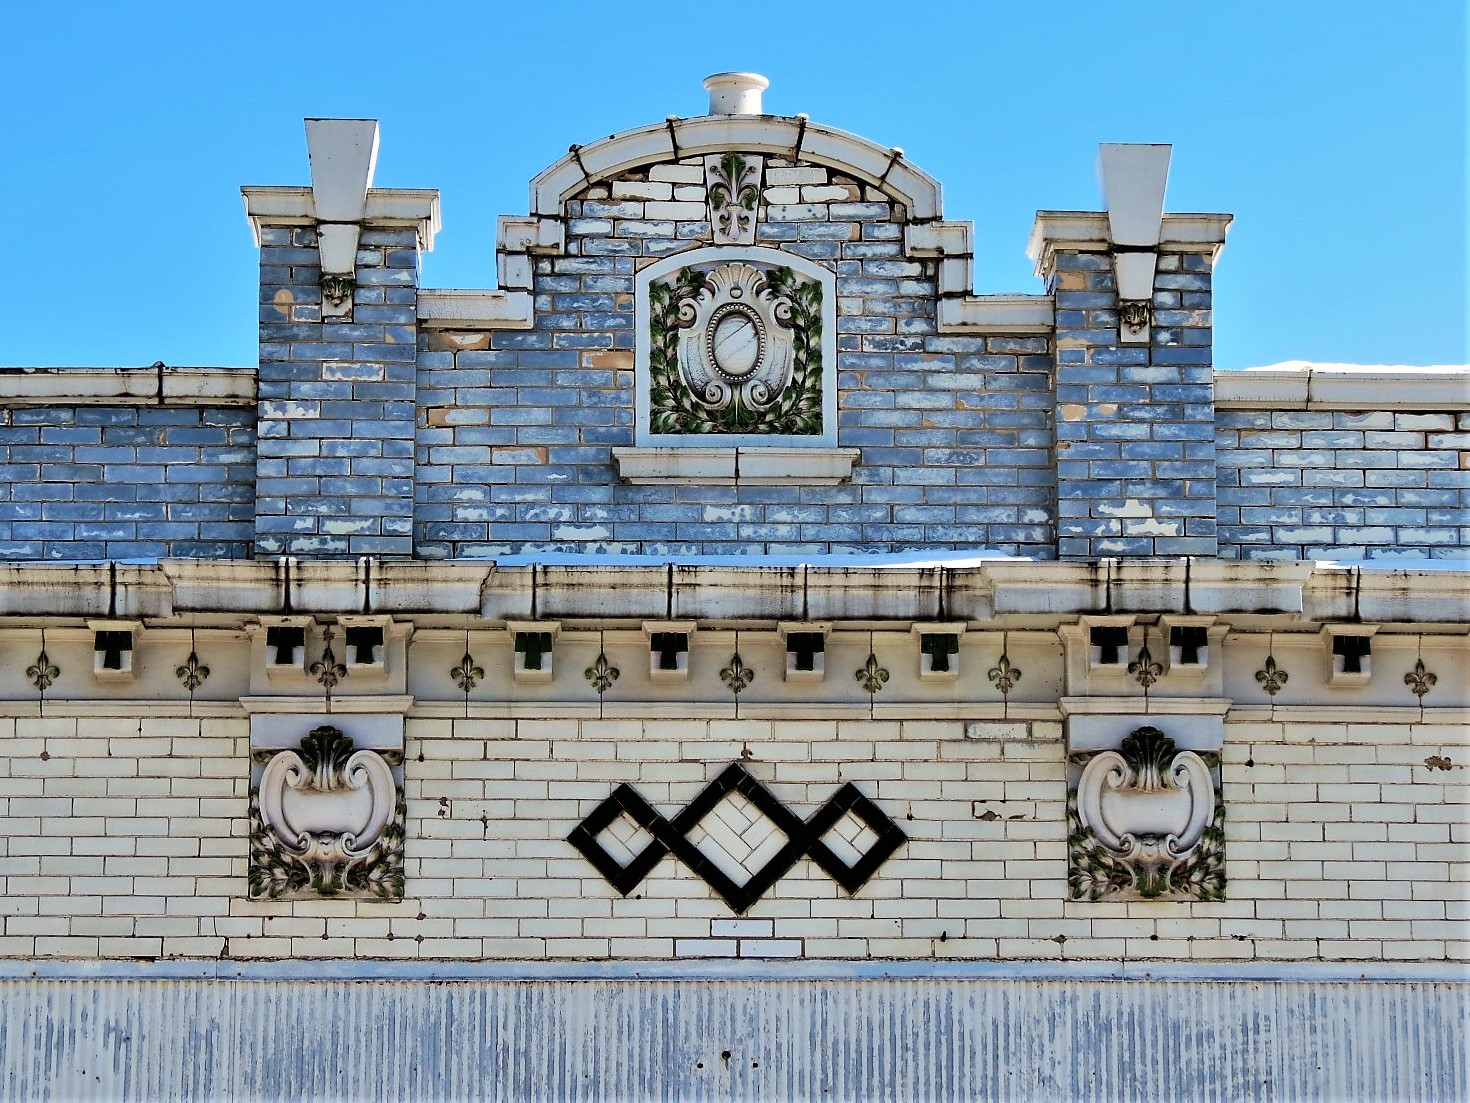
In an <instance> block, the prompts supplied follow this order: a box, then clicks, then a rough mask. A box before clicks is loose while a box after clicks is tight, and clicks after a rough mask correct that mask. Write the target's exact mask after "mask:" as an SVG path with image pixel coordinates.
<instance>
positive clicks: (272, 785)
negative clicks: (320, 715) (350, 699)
mask: <svg viewBox="0 0 1470 1103" xmlns="http://www.w3.org/2000/svg"><path fill="white" fill-rule="evenodd" d="M320 730H321V729H318V731H320ZM312 734H313V735H316V732H313V733H312ZM339 734H340V733H339ZM348 745H349V746H350V744H348ZM303 749H304V750H307V748H306V746H305V742H304V741H303ZM307 758H309V759H310V761H309V762H308V761H307ZM307 758H303V756H302V755H301V754H298V753H297V752H296V751H281V752H279V753H278V754H276V755H274V756H272V758H271V760H270V762H269V763H267V764H266V767H265V770H264V771H263V772H262V774H261V778H260V818H261V821H262V822H263V823H264V824H265V826H266V827H267V828H269V829H270V830H271V831H272V832H274V833H275V835H276V837H277V838H279V839H280V840H281V842H282V844H283V845H284V846H285V847H286V848H287V849H288V850H289V851H291V853H292V854H294V855H295V856H296V857H297V858H298V860H300V861H302V862H304V863H306V864H309V865H319V866H321V867H323V868H324V869H327V870H331V869H333V868H335V867H337V866H339V865H344V864H351V863H353V862H357V861H361V860H362V859H363V858H365V857H367V856H368V854H369V852H370V851H371V850H372V847H373V844H374V843H376V842H377V841H378V839H379V838H380V837H381V836H382V834H383V830H384V828H386V827H387V826H388V823H389V821H390V820H392V818H393V811H394V806H395V804H396V800H397V787H396V785H395V783H394V780H393V772H392V770H391V769H389V767H388V764H387V763H386V762H385V761H384V760H383V757H382V756H381V755H379V754H378V753H377V752H376V751H371V750H366V749H362V750H357V751H353V752H352V753H351V754H350V755H347V756H346V758H345V760H338V756H336V755H333V754H332V753H331V748H330V747H326V746H324V747H323V748H322V749H316V748H311V749H309V750H308V755H307Z"/></svg>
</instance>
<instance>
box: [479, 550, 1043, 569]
mask: <svg viewBox="0 0 1470 1103" xmlns="http://www.w3.org/2000/svg"><path fill="white" fill-rule="evenodd" d="M997 560H1000V561H1003V562H1007V563H1031V562H1038V561H1037V560H1034V559H1033V558H1032V557H1030V556H1024V555H1008V554H1006V553H1005V552H1003V551H996V550H994V549H992V548H965V549H964V550H962V551H946V550H942V549H940V550H923V551H901V552H871V553H864V552H830V553H827V554H823V555H803V554H801V553H799V552H797V553H789V554H769V555H763V554H758V553H752V554H750V555H655V554H642V555H640V554H627V553H616V552H525V553H522V554H520V555H498V556H496V557H495V564H496V565H497V566H500V567H665V566H676V567H876V568H884V567H892V568H916V567H917V568H924V567H978V566H980V565H982V564H984V563H994V562H996V561H997Z"/></svg>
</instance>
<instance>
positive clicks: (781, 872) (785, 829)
mask: <svg viewBox="0 0 1470 1103" xmlns="http://www.w3.org/2000/svg"><path fill="white" fill-rule="evenodd" d="M732 792H734V793H739V794H740V795H741V796H743V797H745V799H746V800H748V801H750V803H751V804H752V805H754V806H755V807H756V808H757V809H758V810H759V811H760V812H761V813H763V814H764V815H766V816H767V817H769V818H770V820H771V822H773V823H774V824H775V825H776V826H777V827H778V828H779V829H780V830H781V832H782V833H783V834H784V835H785V836H786V839H787V842H786V845H785V846H783V847H782V848H781V849H780V850H779V851H777V852H776V854H775V855H773V856H772V858H771V859H770V861H768V862H767V863H766V864H765V865H764V866H762V867H761V868H760V869H759V870H757V871H756V872H755V873H754V874H752V875H751V877H750V879H749V880H748V881H746V882H745V883H744V884H739V883H737V882H736V881H734V880H732V879H731V878H730V877H729V876H727V875H726V874H725V873H724V871H722V870H721V869H719V868H718V867H717V866H716V865H715V864H714V863H713V862H711V861H710V860H709V859H708V858H706V857H705V856H704V855H703V854H702V853H700V851H699V848H698V847H696V846H695V845H694V844H693V843H691V842H690V841H689V838H688V836H689V832H691V831H693V830H694V828H695V826H696V825H697V824H698V823H699V821H700V820H702V819H704V817H705V816H707V815H709V814H710V813H711V812H712V811H714V809H715V806H716V805H718V804H719V803H720V801H722V800H723V799H724V798H725V797H726V796H727V795H728V794H730V793H732ZM849 811H851V812H852V814H853V815H854V816H856V817H857V818H858V819H859V820H861V821H862V822H863V823H865V824H867V826H868V827H869V828H870V829H871V830H872V832H873V833H874V834H875V835H877V836H878V838H877V840H876V841H875V842H874V843H873V845H872V846H870V847H869V848H868V852H867V853H866V854H864V855H863V857H862V858H860V859H858V861H857V862H855V863H853V864H852V865H849V864H848V863H846V862H844V861H843V860H842V859H841V858H839V857H837V855H836V854H834V853H832V850H831V848H830V847H828V846H827V844H826V843H824V842H823V841H822V836H823V835H825V834H826V833H827V832H828V831H830V830H831V829H832V828H833V826H834V825H835V824H836V823H837V821H838V820H840V819H841V818H842V817H843V815H844V814H846V813H847V812H849ZM624 813H627V815H628V817H629V818H630V819H632V820H633V822H635V823H637V824H638V825H639V826H641V827H643V828H644V829H645V830H646V831H647V832H648V833H649V834H650V835H651V836H653V838H652V841H651V842H649V844H648V845H647V846H645V847H644V848H643V850H642V851H641V852H640V853H639V854H638V856H637V857H635V858H634V859H633V860H632V861H630V862H629V863H628V864H627V865H621V864H619V863H618V861H617V860H616V859H615V858H613V856H612V855H610V854H609V853H608V852H607V851H606V850H605V849H604V848H603V846H602V844H601V843H599V842H598V841H597V836H598V835H599V834H601V832H602V831H603V830H604V829H605V828H606V827H607V826H608V825H609V824H610V823H612V822H613V821H614V820H615V819H617V818H618V817H619V816H620V815H622V814H624ZM907 838H908V836H906V835H905V834H904V833H903V830H902V829H901V828H900V827H899V826H898V825H897V824H896V823H894V822H893V821H892V820H891V819H889V818H888V816H887V814H886V813H885V812H884V811H883V810H882V809H881V808H879V807H878V806H877V805H876V804H874V803H873V802H872V801H871V800H869V799H868V798H867V797H865V796H863V794H862V793H860V792H859V791H858V789H857V786H855V785H853V784H852V782H848V783H847V784H846V785H844V786H843V787H842V788H841V789H839V790H837V792H836V793H834V794H833V795H832V798H831V799H830V800H828V801H827V803H826V804H824V805H822V807H821V808H819V809H817V811H816V812H814V813H812V815H811V817H810V818H809V819H807V820H802V819H801V818H800V817H799V816H797V815H796V814H795V813H794V812H792V811H791V810H790V809H789V808H787V807H786V806H785V805H784V804H782V803H781V802H780V801H779V800H777V799H776V797H775V796H773V795H772V793H771V791H770V790H769V789H767V788H766V787H765V786H764V785H762V784H761V783H760V782H759V781H757V780H756V779H755V778H753V777H752V776H751V775H750V774H749V773H747V772H746V770H745V767H744V766H742V765H740V763H738V762H734V763H731V764H730V765H729V766H727V767H726V768H725V769H724V770H723V771H722V772H721V773H720V776H719V777H717V778H715V780H714V781H712V782H710V783H709V785H707V786H706V787H705V788H704V790H703V791H702V792H701V793H700V794H699V796H697V797H695V798H694V800H693V801H692V802H691V803H690V804H689V805H688V806H686V807H685V809H684V810H683V811H682V812H680V813H679V814H678V815H676V816H675V817H674V818H673V819H672V820H670V819H665V818H664V817H663V816H662V815H660V814H659V813H658V811H657V810H655V809H654V807H653V806H652V805H650V804H649V803H648V802H647V801H646V800H644V799H643V798H642V797H641V796H639V795H638V791H637V790H636V789H634V788H633V787H632V786H631V785H627V784H623V785H619V786H618V787H617V788H616V789H614V790H613V791H612V794H611V795H610V796H609V797H608V798H607V799H606V800H605V801H603V802H602V803H601V804H599V805H598V806H597V807H596V808H594V809H593V810H592V812H591V814H590V815H588V817H587V818H586V819H584V820H583V821H582V822H581V823H579V824H578V825H577V826H576V828H575V829H574V830H573V831H572V833H571V834H570V835H568V836H567V842H569V843H571V844H572V845H573V846H575V847H576V848H577V849H578V850H580V851H581V852H582V856H583V857H585V858H586V859H587V860H588V861H589V862H591V863H592V865H593V866H594V867H596V869H597V872H598V873H600V874H602V875H603V877H605V878H606V879H607V882H608V884H610V885H612V887H613V888H615V889H617V890H618V892H620V893H622V894H623V895H624V896H627V895H628V893H630V892H632V891H633V890H634V889H635V888H637V887H638V885H639V884H640V883H641V882H642V880H643V878H645V877H646V876H648V873H649V871H650V870H651V869H653V867H654V866H656V865H657V864H658V863H659V861H660V859H662V858H663V856H664V855H665V854H670V853H672V854H673V855H674V856H675V857H677V858H678V859H679V861H681V862H683V863H684V864H685V865H686V866H688V867H689V869H691V870H693V871H694V872H695V873H697V874H699V876H700V877H702V878H704V880H705V882H706V883H707V884H708V885H709V887H710V888H712V889H714V890H715V892H717V893H719V894H720V897H721V898H722V899H723V900H724V901H725V903H727V904H729V905H730V908H731V909H732V910H733V911H734V912H735V913H736V914H742V913H744V912H745V911H747V910H748V909H749V908H750V906H751V905H752V904H754V903H755V902H756V901H757V900H759V899H760V898H761V897H762V896H764V895H765V894H766V892H767V891H768V890H769V889H770V887H771V886H772V885H774V884H775V883H776V882H777V881H779V880H780V879H781V878H782V877H784V876H785V875H786V871H787V870H789V869H790V868H791V867H792V866H793V865H795V864H796V863H797V861H799V860H800V859H801V857H802V856H803V855H808V854H809V855H811V858H812V861H814V862H816V863H817V865H818V866H819V867H820V868H821V869H822V870H823V871H824V872H825V873H826V874H827V875H828V876H829V877H831V878H832V879H833V880H834V881H836V882H837V883H838V884H839V885H841V886H842V887H843V888H844V889H846V890H847V891H848V892H849V893H853V892H857V890H858V889H860V888H862V887H863V885H864V884H865V883H866V882H867V880H868V878H869V877H871V876H873V874H874V873H875V872H876V871H877V869H878V867H879V866H881V865H882V864H883V863H884V862H886V861H887V860H888V859H889V858H890V857H892V856H893V852H894V851H895V850H897V849H898V848H899V847H900V846H901V845H903V843H904V841H905V840H906V839H907Z"/></svg>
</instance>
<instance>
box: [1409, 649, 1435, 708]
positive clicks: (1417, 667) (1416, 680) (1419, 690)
mask: <svg viewBox="0 0 1470 1103" xmlns="http://www.w3.org/2000/svg"><path fill="white" fill-rule="evenodd" d="M1438 681H1439V677H1438V676H1437V675H1435V674H1431V673H1430V672H1429V671H1427V670H1425V669H1424V660H1423V659H1420V660H1418V661H1417V662H1415V663H1414V669H1413V670H1412V671H1410V672H1409V673H1408V674H1405V675H1404V685H1406V686H1408V687H1409V688H1410V689H1411V690H1412V691H1413V693H1414V696H1415V697H1418V698H1420V699H1421V700H1422V699H1423V697H1424V695H1425V694H1426V693H1428V692H1429V691H1430V690H1431V689H1433V688H1434V684H1435V683H1436V682H1438Z"/></svg>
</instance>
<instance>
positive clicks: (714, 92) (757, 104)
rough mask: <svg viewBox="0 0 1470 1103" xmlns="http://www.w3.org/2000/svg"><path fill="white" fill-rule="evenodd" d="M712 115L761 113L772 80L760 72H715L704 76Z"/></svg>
mask: <svg viewBox="0 0 1470 1103" xmlns="http://www.w3.org/2000/svg"><path fill="white" fill-rule="evenodd" d="M704 86H705V88H706V89H707V90H708V91H709V113H710V114H711V115H759V114H761V93H762V92H764V91H765V90H766V89H767V88H769V87H770V86H771V82H770V81H768V80H767V79H766V78H765V77H763V76H761V75H760V74H759V73H715V74H714V75H713V76H708V77H705V78H704Z"/></svg>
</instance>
